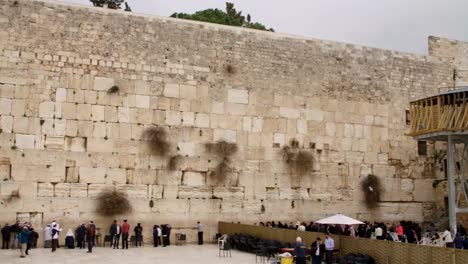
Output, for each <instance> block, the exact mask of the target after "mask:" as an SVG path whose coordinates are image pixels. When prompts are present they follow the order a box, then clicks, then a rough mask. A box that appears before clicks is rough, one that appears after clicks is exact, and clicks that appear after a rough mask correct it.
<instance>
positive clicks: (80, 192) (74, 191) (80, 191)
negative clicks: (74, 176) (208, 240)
mask: <svg viewBox="0 0 468 264" xmlns="http://www.w3.org/2000/svg"><path fill="white" fill-rule="evenodd" d="M87 196H88V184H87V183H70V197H76V198H84V197H87Z"/></svg>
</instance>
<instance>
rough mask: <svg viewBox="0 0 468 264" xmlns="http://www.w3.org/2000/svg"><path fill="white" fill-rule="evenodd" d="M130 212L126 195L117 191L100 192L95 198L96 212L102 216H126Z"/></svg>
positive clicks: (130, 208)
mask: <svg viewBox="0 0 468 264" xmlns="http://www.w3.org/2000/svg"><path fill="white" fill-rule="evenodd" d="M131 211H132V207H131V205H130V201H129V200H128V198H127V195H126V194H125V193H123V192H121V191H117V190H107V191H103V192H101V193H100V194H99V195H98V197H97V206H96V212H97V213H98V214H99V215H102V216H113V215H120V214H126V213H129V212H131Z"/></svg>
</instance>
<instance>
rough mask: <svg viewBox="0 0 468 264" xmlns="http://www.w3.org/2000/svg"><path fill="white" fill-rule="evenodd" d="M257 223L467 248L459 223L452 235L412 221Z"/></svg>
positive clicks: (431, 225) (466, 239)
mask: <svg viewBox="0 0 468 264" xmlns="http://www.w3.org/2000/svg"><path fill="white" fill-rule="evenodd" d="M259 225H260V226H267V227H275V228H285V229H294V230H299V231H310V232H319V233H326V232H328V233H330V234H335V235H344V236H352V237H364V238H372V239H377V240H387V241H399V242H405V243H414V244H425V245H435V246H445V247H453V248H458V249H467V250H468V236H467V232H466V229H465V228H464V227H463V226H462V225H459V226H458V227H457V233H456V234H455V236H452V234H451V232H450V231H449V230H450V229H449V228H447V229H445V230H444V231H443V232H439V231H438V230H437V229H436V228H435V225H434V224H430V225H428V227H427V230H426V232H424V233H423V231H422V228H421V226H420V225H419V224H418V223H415V222H412V221H401V222H399V223H398V224H395V223H386V224H385V223H379V222H376V223H373V224H371V223H369V222H365V223H364V224H362V225H357V226H352V225H322V224H318V223H314V222H310V223H309V224H306V223H304V222H299V221H298V222H296V223H295V224H293V223H292V222H290V223H289V224H288V223H281V222H275V221H268V222H266V223H263V222H260V223H259Z"/></svg>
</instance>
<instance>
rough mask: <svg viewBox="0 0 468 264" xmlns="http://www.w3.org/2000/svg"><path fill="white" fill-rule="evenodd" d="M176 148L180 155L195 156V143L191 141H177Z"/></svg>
mask: <svg viewBox="0 0 468 264" xmlns="http://www.w3.org/2000/svg"><path fill="white" fill-rule="evenodd" d="M177 148H178V150H179V153H180V155H183V156H189V157H192V156H195V154H196V152H195V143H192V142H179V143H177Z"/></svg>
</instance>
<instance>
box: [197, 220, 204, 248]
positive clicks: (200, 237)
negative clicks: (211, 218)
mask: <svg viewBox="0 0 468 264" xmlns="http://www.w3.org/2000/svg"><path fill="white" fill-rule="evenodd" d="M197 230H198V245H203V225H202V224H201V223H200V221H198V222H197Z"/></svg>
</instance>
